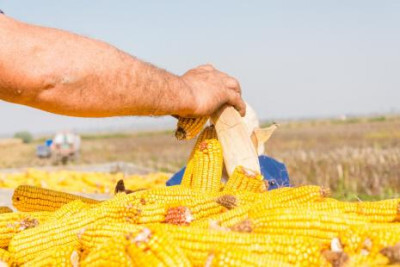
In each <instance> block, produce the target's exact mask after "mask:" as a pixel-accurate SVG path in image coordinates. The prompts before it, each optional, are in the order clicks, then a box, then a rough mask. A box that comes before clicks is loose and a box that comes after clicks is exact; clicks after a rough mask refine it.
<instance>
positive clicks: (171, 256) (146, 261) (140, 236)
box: [80, 223, 190, 266]
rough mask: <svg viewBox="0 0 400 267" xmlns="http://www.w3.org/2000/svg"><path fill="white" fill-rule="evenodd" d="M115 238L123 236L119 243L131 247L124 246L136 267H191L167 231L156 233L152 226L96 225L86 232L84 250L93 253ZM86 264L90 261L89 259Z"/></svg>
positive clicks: (83, 239)
mask: <svg viewBox="0 0 400 267" xmlns="http://www.w3.org/2000/svg"><path fill="white" fill-rule="evenodd" d="M115 236H123V237H124V240H120V241H119V242H120V243H124V242H126V241H128V245H127V244H126V243H125V245H127V248H126V251H127V253H128V255H129V256H131V258H132V262H133V265H134V266H190V263H189V261H188V259H187V258H186V256H185V254H184V253H183V251H181V249H180V248H179V247H178V246H176V245H175V244H174V243H173V240H172V239H171V238H169V237H168V236H167V232H163V231H159V230H153V229H152V227H151V226H146V227H145V226H138V225H131V224H126V223H124V224H122V223H120V224H113V225H110V224H107V223H105V224H104V223H103V224H102V223H96V224H95V225H93V226H91V227H88V229H87V230H85V232H84V233H83V234H82V235H81V237H80V242H81V244H82V246H83V247H84V248H85V249H88V250H93V249H94V248H95V247H96V244H98V243H103V244H104V243H106V244H109V243H110V242H111V243H112V242H114V241H110V240H112V238H113V237H115ZM95 249H96V248H95ZM96 250H97V249H96ZM89 256H90V254H89V255H88V257H89ZM85 262H89V260H87V258H86V259H85Z"/></svg>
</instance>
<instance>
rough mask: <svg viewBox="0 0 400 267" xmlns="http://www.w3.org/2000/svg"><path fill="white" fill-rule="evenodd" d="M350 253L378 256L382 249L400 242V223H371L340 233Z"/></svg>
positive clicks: (342, 242) (344, 246)
mask: <svg viewBox="0 0 400 267" xmlns="http://www.w3.org/2000/svg"><path fill="white" fill-rule="evenodd" d="M339 239H340V242H341V244H342V246H343V249H344V251H345V252H347V253H348V254H359V253H361V254H363V255H370V256H371V257H374V256H376V255H377V254H378V253H379V252H380V251H381V250H382V249H384V248H385V247H389V246H394V245H395V244H397V243H398V242H400V223H370V224H366V225H364V226H362V227H352V228H351V229H349V230H348V231H344V232H341V233H340V234H339Z"/></svg>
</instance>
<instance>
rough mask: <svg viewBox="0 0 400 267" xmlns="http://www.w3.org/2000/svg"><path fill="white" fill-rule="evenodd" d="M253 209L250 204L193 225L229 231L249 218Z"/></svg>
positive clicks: (197, 221)
mask: <svg viewBox="0 0 400 267" xmlns="http://www.w3.org/2000/svg"><path fill="white" fill-rule="evenodd" d="M252 207H253V204H248V205H244V206H240V207H237V208H234V209H231V210H228V211H226V212H224V213H221V214H216V215H213V216H209V217H206V218H203V219H200V220H196V221H194V222H193V223H191V225H193V226H196V227H200V228H206V229H209V228H215V227H217V228H219V227H222V228H225V229H228V228H229V227H232V226H234V225H236V224H238V223H240V222H241V221H243V220H246V219H247V218H248V214H249V210H250V209H251V208H252Z"/></svg>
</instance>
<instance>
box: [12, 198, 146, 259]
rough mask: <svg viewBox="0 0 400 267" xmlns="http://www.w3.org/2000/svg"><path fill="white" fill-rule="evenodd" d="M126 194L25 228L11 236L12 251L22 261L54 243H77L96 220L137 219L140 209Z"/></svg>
mask: <svg viewBox="0 0 400 267" xmlns="http://www.w3.org/2000/svg"><path fill="white" fill-rule="evenodd" d="M124 196H130V195H123V196H116V197H114V198H113V199H111V200H108V201H105V202H103V203H101V204H98V205H96V206H95V207H93V208H90V209H88V210H86V209H85V210H82V211H80V212H78V213H76V214H74V215H72V216H69V217H64V218H62V219H61V220H52V221H49V222H48V223H45V224H42V225H39V226H38V227H35V228H33V229H28V230H26V231H23V232H21V233H19V234H18V235H16V236H14V238H13V239H12V240H11V242H10V244H9V251H10V252H11V253H13V255H15V258H16V259H17V261H18V263H19V264H22V263H25V262H27V261H29V260H32V259H34V258H35V257H36V256H38V255H40V254H41V253H43V251H46V250H47V249H49V248H51V247H55V246H62V245H68V244H75V243H77V242H78V235H79V234H80V233H81V232H82V231H83V230H84V229H85V228H86V227H88V226H89V225H90V224H92V223H94V222H101V221H110V222H126V221H137V219H135V217H137V216H138V214H139V210H138V209H137V208H136V207H135V206H133V205H130V204H129V203H127V202H126V199H125V198H124ZM39 236H40V237H41V238H37V237H39Z"/></svg>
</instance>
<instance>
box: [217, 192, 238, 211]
mask: <svg viewBox="0 0 400 267" xmlns="http://www.w3.org/2000/svg"><path fill="white" fill-rule="evenodd" d="M216 202H217V203H218V204H220V205H221V206H223V207H225V208H227V209H228V210H230V209H233V208H236V207H237V205H238V200H237V197H235V196H234V195H223V196H220V197H219V198H217V200H216Z"/></svg>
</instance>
